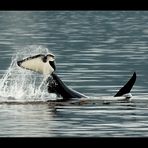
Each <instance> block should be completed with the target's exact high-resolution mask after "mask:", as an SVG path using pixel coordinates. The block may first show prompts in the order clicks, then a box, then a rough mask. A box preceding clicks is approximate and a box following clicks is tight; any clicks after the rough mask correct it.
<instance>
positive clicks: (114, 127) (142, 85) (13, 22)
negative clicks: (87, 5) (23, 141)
mask: <svg viewBox="0 0 148 148" xmlns="http://www.w3.org/2000/svg"><path fill="white" fill-rule="evenodd" d="M39 47H40V48H47V49H49V51H51V52H53V53H54V54H55V56H56V65H57V73H58V75H59V76H60V77H61V79H62V80H63V81H64V82H65V83H66V84H67V85H68V86H70V87H72V88H74V89H76V90H78V91H80V92H82V93H84V94H85V95H87V96H91V97H97V96H113V95H114V94H115V93H116V92H117V90H118V89H119V88H120V87H121V86H122V85H123V84H124V83H125V82H126V81H127V80H128V79H129V78H130V77H131V76H132V74H133V72H134V71H136V72H137V81H136V83H135V86H134V87H133V89H132V91H131V93H132V95H133V98H132V100H131V101H130V102H125V103H110V104H102V103H100V104H97V105H82V106H79V105H78V106H73V105H71V106H57V107H56V110H55V109H54V108H52V107H50V106H48V105H47V104H34V105H33V104H30V105H29V104H28V105H13V104H11V105H6V104H0V121H1V122H0V136H1V137H24V136H25V137H108V136H110V137H117V136H122V137H124V136H130V137H134V136H138V137H139V136H140V137H145V136H148V91H147V90H148V89H147V86H148V78H147V76H148V69H147V65H148V12H147V11H18V12H17V11H1V12H0V78H1V80H2V79H3V75H4V74H5V73H6V72H7V70H8V68H9V67H10V64H11V61H12V60H13V58H12V57H14V56H15V55H16V54H19V53H20V54H21V53H23V52H24V53H25V52H26V53H27V51H26V49H27V48H31V49H33V48H39ZM19 77H22V75H21V76H20V75H17V76H15V78H13V83H12V84H14V87H16V88H17V89H14V90H13V89H11V90H12V93H13V94H14V96H18V95H19V93H23V92H21V91H20V90H19V89H18V87H17V86H16V85H19V84H18V83H22V82H21V79H20V81H19V82H16V79H18V78H19ZM10 81H11V80H10ZM30 83H31V82H30ZM27 84H28V83H27ZM24 85H26V84H24ZM11 86H12V87H13V85H11ZM26 87H27V88H29V87H30V86H29V85H27V86H26ZM27 88H26V89H27ZM29 89H30V88H29ZM11 90H9V91H11ZM19 91H20V92H19ZM17 92H19V93H18V94H17ZM4 95H5V96H6V94H2V93H1V94H0V96H1V97H0V99H1V100H3V99H8V98H10V97H12V96H11V95H9V97H8V98H4ZM28 95H30V94H29V93H28ZM1 100H0V102H1Z"/></svg>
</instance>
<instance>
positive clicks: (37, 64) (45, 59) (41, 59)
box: [17, 54, 55, 75]
mask: <svg viewBox="0 0 148 148" xmlns="http://www.w3.org/2000/svg"><path fill="white" fill-rule="evenodd" d="M54 60H55V59H54V55H52V54H48V55H42V54H39V55H35V56H31V57H28V58H25V59H23V60H20V61H17V65H18V66H19V67H22V68H25V69H28V70H32V71H35V72H39V73H41V74H44V75H47V74H51V73H52V72H53V71H54V70H55V68H54V67H53V66H51V65H50V61H52V62H53V61H54Z"/></svg>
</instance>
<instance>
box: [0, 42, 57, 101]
mask: <svg viewBox="0 0 148 148" xmlns="http://www.w3.org/2000/svg"><path fill="white" fill-rule="evenodd" d="M49 52H50V51H49V50H48V49H47V48H44V47H42V46H34V45H32V46H28V47H25V48H23V49H22V50H21V51H20V50H19V51H16V55H15V56H13V57H12V61H11V64H10V66H9V68H8V69H7V71H6V73H5V74H4V75H3V77H2V78H1V79H0V97H1V100H0V101H12V100H13V101H14V100H15V101H37V100H40V101H41V100H42V101H46V100H47V99H52V98H55V95H54V94H49V93H48V92H47V86H46V83H45V82H44V79H43V75H41V74H38V73H35V72H32V71H29V70H25V69H22V68H20V67H18V66H17V61H18V60H21V59H23V58H26V57H29V56H32V55H36V54H41V53H42V54H47V53H49ZM50 53H51V52H50Z"/></svg>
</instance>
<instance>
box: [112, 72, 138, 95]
mask: <svg viewBox="0 0 148 148" xmlns="http://www.w3.org/2000/svg"><path fill="white" fill-rule="evenodd" d="M135 81H136V72H134V74H133V76H132V77H131V79H130V80H129V81H128V82H127V83H126V84H125V85H124V86H123V87H122V88H121V89H120V90H119V91H118V92H117V94H116V95H114V97H120V96H123V95H125V94H128V93H130V91H131V89H132V87H133V85H134V84H135Z"/></svg>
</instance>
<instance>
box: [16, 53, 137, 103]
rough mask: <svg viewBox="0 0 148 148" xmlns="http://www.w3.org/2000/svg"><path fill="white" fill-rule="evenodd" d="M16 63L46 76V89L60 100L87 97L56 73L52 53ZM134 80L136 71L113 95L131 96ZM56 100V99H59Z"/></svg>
mask: <svg viewBox="0 0 148 148" xmlns="http://www.w3.org/2000/svg"><path fill="white" fill-rule="evenodd" d="M17 65H18V66H19V67H21V68H25V69H28V70H31V71H35V72H38V73H41V74H43V75H44V76H46V83H47V89H48V92H49V93H55V94H57V96H59V97H62V99H59V100H60V101H68V100H71V99H72V98H77V99H79V98H88V96H85V95H84V94H82V93H80V92H78V91H76V90H74V89H72V88H69V87H68V86H67V85H66V84H65V83H64V82H63V81H62V80H61V79H60V77H59V76H58V75H57V74H56V72H55V71H56V66H55V56H54V55H53V54H47V55H43V54H38V55H35V56H31V57H28V58H25V59H23V60H20V61H17ZM135 81H136V72H134V73H133V75H132V77H131V78H130V79H129V81H128V82H127V83H126V84H125V85H124V86H123V87H122V88H121V89H120V90H119V91H118V92H117V93H116V94H115V95H114V97H121V96H124V97H125V98H131V97H132V95H131V94H130V91H131V89H132V87H133V85H134V84H135ZM59 100H57V101H59Z"/></svg>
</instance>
